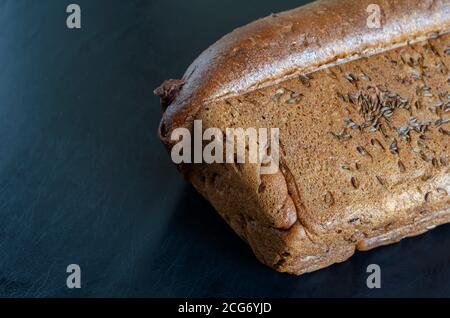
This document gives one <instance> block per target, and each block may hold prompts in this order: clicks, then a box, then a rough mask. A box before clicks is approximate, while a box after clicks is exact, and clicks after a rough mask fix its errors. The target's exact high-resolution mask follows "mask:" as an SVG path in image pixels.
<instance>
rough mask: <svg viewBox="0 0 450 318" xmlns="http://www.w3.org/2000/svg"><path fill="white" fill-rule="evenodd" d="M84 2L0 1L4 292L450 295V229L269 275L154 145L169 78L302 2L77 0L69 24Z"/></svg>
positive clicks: (0, 260) (0, 292)
mask: <svg viewBox="0 0 450 318" xmlns="http://www.w3.org/2000/svg"><path fill="white" fill-rule="evenodd" d="M72 2H75V1H65V0H61V1H56V0H41V1H34V0H28V1H25V0H14V1H4V0H3V1H0V62H1V63H0V296H8V297H12V296H18V297H47V296H63V297H76V296H88V297H107V296H112V297H169V296H179V297H184V296H279V297H308V296H313V297H322V296H331V297H338V296H361V297H368V296H450V266H449V265H450V255H449V254H450V253H449V247H450V227H449V226H442V227H440V228H438V229H436V230H434V231H432V232H431V233H428V234H426V235H423V236H421V237H419V238H414V239H408V240H405V241H403V242H402V243H400V244H397V245H394V246H390V247H386V248H382V249H378V250H375V251H371V252H368V253H360V254H357V255H356V256H355V257H353V258H352V259H351V260H350V261H348V262H346V263H343V264H339V265H335V266H332V267H330V268H328V269H325V270H322V271H320V272H316V273H313V274H308V275H304V276H302V277H292V276H289V275H284V274H278V273H276V272H274V271H272V270H270V269H267V268H266V267H264V266H262V265H260V264H259V263H258V262H257V261H256V260H255V258H254V257H253V256H252V253H251V252H250V250H249V249H248V248H247V246H246V245H245V244H244V243H243V242H241V241H240V239H239V238H238V237H237V236H236V235H234V234H233V233H232V231H231V230H230V229H229V228H228V227H227V226H226V225H225V224H224V222H223V221H222V220H221V219H220V218H219V217H218V216H217V215H216V213H215V212H214V210H213V209H212V208H211V206H210V205H209V204H208V203H207V202H206V201H205V200H204V199H202V198H201V197H200V196H199V195H198V194H197V193H196V192H195V191H194V190H193V189H192V187H191V186H190V185H188V184H186V183H185V182H184V181H182V180H181V178H180V177H179V175H178V174H177V172H176V169H174V167H173V166H172V164H171V162H170V160H169V157H168V155H167V154H166V152H165V150H164V148H163V146H162V145H161V144H160V142H159V141H158V139H157V138H156V129H157V125H158V121H159V118H160V109H159V101H158V100H157V99H156V98H155V97H153V96H152V89H153V88H154V87H155V86H157V85H158V84H159V83H160V82H162V80H163V79H166V78H170V77H174V78H176V77H179V76H181V75H182V73H183V72H184V70H185V69H186V67H187V66H188V65H189V63H190V62H191V61H192V60H193V59H194V58H195V57H196V56H197V55H198V54H199V53H200V52H201V51H202V50H203V49H205V48H206V47H207V46H208V45H209V44H211V43H213V42H214V41H215V40H217V39H218V38H219V37H220V36H222V35H224V34H226V33H227V32H229V31H231V30H232V29H233V28H235V27H237V26H239V25H242V24H245V23H247V22H249V21H251V20H253V19H256V18H258V17H261V16H265V15H268V14H270V13H271V12H277V11H281V10H284V9H288V8H293V7H296V6H298V5H300V4H301V3H302V1H300V0H297V1H295V0H289V1H288V0H284V1H274V0H264V1H262V0H245V1H238V0H233V1H229V0H228V1H209V0H189V1H184V0H154V1H143V0H142V1H138V0H134V1H122V0H101V1H100V0H95V1H94V0H89V1H88V0H77V1H76V3H78V4H80V6H81V8H82V29H81V30H69V29H67V28H66V26H65V20H66V16H67V15H66V13H65V9H66V6H67V5H68V4H69V3H72ZM71 263H76V264H79V265H80V266H81V269H82V288H81V289H79V290H69V289H67V288H66V284H65V283H66V275H67V274H66V266H67V265H69V264H71ZM371 263H377V264H379V265H380V266H381V268H382V288H381V289H380V290H369V289H368V288H367V287H366V284H365V280H366V276H367V274H366V273H365V270H366V267H367V265H369V264H371Z"/></svg>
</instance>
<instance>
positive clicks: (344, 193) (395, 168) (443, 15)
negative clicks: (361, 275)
mask: <svg viewBox="0 0 450 318" xmlns="http://www.w3.org/2000/svg"><path fill="white" fill-rule="evenodd" d="M369 2H370V3H373V1H369ZM369 2H367V3H366V1H350V0H346V1H339V4H338V2H337V1H319V2H317V3H314V4H311V5H309V6H305V7H302V8H299V9H296V10H293V11H289V12H286V13H282V14H280V15H277V16H276V17H270V18H266V19H264V20H260V21H257V22H255V23H253V24H250V25H249V26H246V27H244V28H241V29H239V30H237V31H234V32H233V33H232V34H231V35H228V36H226V37H225V38H224V39H222V40H221V41H219V42H218V43H216V44H215V45H214V46H213V47H211V48H210V49H208V50H207V51H206V52H205V53H204V54H202V56H200V58H199V59H198V60H197V61H196V62H194V64H193V65H192V66H191V67H190V68H189V69H188V71H187V73H186V74H187V75H186V76H185V78H183V80H182V83H183V85H179V86H178V87H179V90H180V91H178V92H176V94H174V92H173V90H172V91H171V94H172V95H171V96H172V97H171V100H170V101H171V102H172V104H171V105H169V107H168V109H167V111H166V113H165V115H164V117H163V120H162V124H161V128H162V131H161V138H162V140H163V141H164V142H165V143H166V145H167V146H168V148H169V149H170V147H171V142H170V140H169V139H168V136H169V135H168V134H169V132H170V131H171V130H173V129H174V128H176V127H180V126H183V127H188V128H190V127H191V126H190V125H191V123H192V121H193V120H194V119H201V120H202V122H203V128H204V129H206V128H208V127H217V128H219V129H221V130H222V131H225V129H226V128H233V127H242V128H247V127H254V128H273V127H277V128H279V129H280V144H281V153H280V155H281V160H280V169H279V172H278V173H277V174H274V175H260V173H259V169H260V167H259V165H254V164H253V165H252V164H236V165H235V164H195V165H189V166H183V167H181V170H182V171H183V172H184V174H185V176H186V177H187V178H188V179H189V180H190V181H191V182H192V184H193V185H194V186H195V188H196V189H197V190H198V191H199V192H200V193H201V194H202V195H203V196H204V197H206V198H207V199H208V200H209V201H210V202H211V203H212V205H213V206H214V207H215V208H216V210H217V211H218V212H219V213H220V214H221V216H222V217H223V218H224V219H225V220H226V221H227V222H228V223H229V224H230V226H231V227H232V228H233V229H234V230H235V231H236V233H237V234H238V235H240V236H241V237H242V238H243V239H244V240H245V241H247V242H248V243H249V245H250V246H251V247H252V249H253V251H254V253H255V255H256V256H257V257H258V259H260V260H261V261H262V262H263V263H265V264H267V265H269V266H271V267H273V268H275V269H277V270H278V271H282V272H289V273H294V274H302V273H305V272H310V271H313V270H317V269H320V268H323V267H326V266H329V265H331V264H333V263H336V262H342V261H344V260H346V259H348V258H349V257H350V256H351V255H352V254H353V253H354V252H355V250H368V249H371V248H374V247H377V246H381V245H386V244H390V243H393V242H397V241H399V240H400V239H402V238H404V237H408V236H413V235H418V234H421V233H423V232H425V231H427V230H428V229H431V228H433V227H434V226H436V225H439V224H442V223H446V222H449V221H450V208H449V203H450V202H449V196H448V192H449V191H450V174H449V167H448V161H449V159H450V158H449V149H448V146H449V139H448V138H449V127H448V125H449V124H448V121H447V119H448V114H449V111H448V110H449V103H450V100H449V93H448V89H449V66H450V57H449V53H450V52H449V47H450V35H449V34H447V33H446V32H447V31H448V29H449V26H450V9H449V5H448V2H447V1H425V2H423V1H378V2H379V5H380V8H381V10H382V12H383V29H382V30H383V32H380V30H378V31H376V32H377V33H376V32H375V31H373V30H369V29H367V28H366V27H365V26H364V25H363V23H364V24H365V21H366V19H367V13H366V12H365V8H366V7H367V4H368V3H369ZM375 2H377V1H375ZM330 12H331V16H330V15H327V14H325V13H330ZM349 19H351V20H349ZM349 21H351V22H352V23H351V25H349V23H348V22H349ZM345 22H346V23H345ZM308 23H309V24H308ZM318 26H320V28H317V27H318ZM330 30H333V31H334V34H332V35H330V34H328V35H327V34H325V33H326V32H329V31H330ZM284 31H286V32H284ZM280 32H281V34H282V36H281V37H278V35H277V37H276V38H275V36H276V34H280ZM322 32H324V33H323V34H322ZM331 36H333V39H332V38H331ZM335 38H337V39H338V40H337V41H336V40H335ZM350 38H351V40H350ZM248 39H250V40H248ZM298 39H302V41H301V42H298ZM294 40H295V41H294ZM292 41H294V42H295V43H300V44H299V45H298V46H297V47H295V48H292V47H290V46H289V45H288V44H289V43H291V42H292ZM402 43H403V44H405V45H401V44H402ZM406 44H407V45H406ZM255 48H260V49H258V50H255ZM261 50H262V51H261ZM253 52H255V53H253ZM258 52H259V53H260V54H259V55H258V54H257V53H258ZM261 52H263V53H262V54H261ZM311 52H314V53H311ZM363 52H370V54H367V55H366V54H365V53H363ZM253 54H255V55H253ZM256 55H257V56H258V57H256ZM260 57H261V58H260ZM354 57H355V58H354ZM222 59H224V60H223V61H227V63H226V64H220V62H221V61H222ZM287 61H289V62H287ZM336 62H338V63H337V64H336ZM219 72H220V76H219ZM255 72H256V74H255ZM180 83H181V82H180ZM166 86H167V85H166ZM169 86H170V87H171V88H172V87H173V86H171V85H169ZM167 100H168V99H166V100H165V101H166V102H167Z"/></svg>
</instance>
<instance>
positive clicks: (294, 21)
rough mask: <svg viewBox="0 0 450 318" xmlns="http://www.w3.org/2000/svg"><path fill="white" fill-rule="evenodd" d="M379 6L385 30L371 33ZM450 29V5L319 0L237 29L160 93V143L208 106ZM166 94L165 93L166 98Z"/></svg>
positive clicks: (418, 0)
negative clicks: (371, 21) (372, 6)
mask: <svg viewBox="0 0 450 318" xmlns="http://www.w3.org/2000/svg"><path fill="white" fill-rule="evenodd" d="M370 4H376V5H378V6H379V8H380V11H381V29H379V28H378V29H377V28H369V27H368V26H367V21H368V18H369V16H370V15H371V12H370V10H369V12H368V6H369V5H370ZM449 30H450V2H449V1H447V0H320V1H316V2H313V3H311V4H308V5H305V6H302V7H300V8H297V9H294V10H291V11H286V12H282V13H279V14H273V15H271V16H269V17H266V18H263V19H260V20H257V21H255V22H252V23H250V24H248V25H246V26H244V27H241V28H238V29H236V30H234V31H233V32H231V33H229V34H228V35H226V36H224V37H223V38H222V39H220V40H219V41H217V42H216V43H215V44H213V45H212V46H211V47H209V48H208V49H207V50H206V51H204V52H203V53H202V54H201V55H200V56H199V57H198V58H197V59H196V60H195V61H194V62H193V63H192V64H191V66H190V67H189V68H188V69H187V71H186V73H185V75H184V76H183V78H182V80H179V81H175V83H174V81H173V80H172V81H168V82H166V83H164V84H163V85H162V86H161V87H160V88H159V89H158V90H156V91H155V93H156V94H157V95H159V96H160V97H161V99H162V101H163V103H164V104H165V105H163V106H164V108H166V107H167V109H166V110H165V113H164V115H163V118H162V121H161V126H160V138H161V139H162V140H163V142H164V143H165V144H166V145H167V146H169V147H170V134H171V132H172V131H173V129H175V128H177V127H180V126H186V127H188V126H189V125H190V122H191V120H192V118H193V117H194V115H195V114H196V112H197V111H198V109H199V108H200V107H201V106H202V105H204V104H205V103H210V102H211V101H214V100H218V99H222V98H225V97H231V96H236V95H240V94H243V93H246V92H249V91H252V90H255V89H258V88H261V87H264V86H269V85H271V84H275V83H277V82H280V81H283V80H286V79H288V78H290V77H294V76H297V75H299V74H306V73H310V72H313V71H315V70H317V69H319V68H322V67H327V66H330V65H334V64H340V63H344V62H347V61H349V60H354V59H358V58H360V57H362V56H368V55H373V54H375V53H378V52H380V51H383V50H389V49H392V48H394V47H396V46H402V45H406V44H407V43H408V42H410V41H415V40H421V39H424V38H427V37H430V36H433V34H435V33H436V32H438V33H446V32H447V31H449ZM166 92H167V94H165V93H166Z"/></svg>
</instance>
